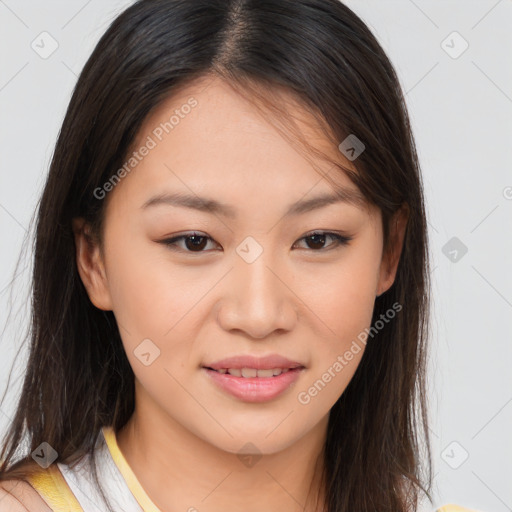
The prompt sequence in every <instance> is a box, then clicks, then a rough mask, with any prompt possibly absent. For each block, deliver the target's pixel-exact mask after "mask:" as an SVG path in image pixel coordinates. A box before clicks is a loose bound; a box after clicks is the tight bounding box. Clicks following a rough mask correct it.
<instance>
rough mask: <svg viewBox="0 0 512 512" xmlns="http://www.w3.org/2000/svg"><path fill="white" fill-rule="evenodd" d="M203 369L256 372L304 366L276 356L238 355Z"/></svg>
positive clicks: (207, 365) (209, 364)
mask: <svg viewBox="0 0 512 512" xmlns="http://www.w3.org/2000/svg"><path fill="white" fill-rule="evenodd" d="M203 366H204V367H205V368H211V369H212V370H221V369H223V368H255V369H256V370H270V369H273V368H281V369H286V368H303V367H304V365H302V364H301V363H299V362H297V361H292V360H291V359H288V358H286V357H283V356H280V355H278V354H270V355H267V356H263V357H255V356H250V355H238V356H234V357H228V358H226V359H221V360H219V361H215V362H214V363H208V364H205V365H203Z"/></svg>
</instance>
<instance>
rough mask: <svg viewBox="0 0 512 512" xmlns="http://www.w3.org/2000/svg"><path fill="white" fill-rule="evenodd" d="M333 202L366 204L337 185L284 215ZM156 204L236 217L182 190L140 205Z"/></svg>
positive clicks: (232, 211)
mask: <svg viewBox="0 0 512 512" xmlns="http://www.w3.org/2000/svg"><path fill="white" fill-rule="evenodd" d="M335 203H347V204H352V205H353V206H355V207H357V208H362V207H363V205H365V204H366V198H365V197H364V196H363V195H362V194H361V193H360V192H359V191H358V190H354V189H351V188H346V187H341V188H340V187H338V188H337V190H336V193H334V194H333V193H326V194H322V195H318V196H316V197H312V198H310V199H300V200H299V201H297V202H295V203H293V204H291V205H290V206H289V207H288V210H287V211H286V212H285V214H284V217H289V216H297V215H302V214H304V213H307V212H310V211H313V210H318V209H320V208H323V207H325V206H328V205H331V204H335ZM157 205H169V206H178V207H180V206H181V207H183V208H190V209H193V210H199V211H201V212H205V213H211V214H214V215H216V214H218V215H222V216H224V217H228V218H231V219H233V218H236V216H237V212H236V209H235V208H233V207H232V206H230V205H228V204H225V203H221V202H219V201H217V200H215V199H211V198H208V197H199V196H197V195H193V194H186V193H182V192H175V193H165V192H164V193H161V194H158V195H155V196H153V197H151V198H150V199H148V200H147V201H146V202H145V203H144V204H143V205H142V206H141V208H142V209H146V208H149V207H152V206H157Z"/></svg>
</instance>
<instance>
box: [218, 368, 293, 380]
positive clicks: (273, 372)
mask: <svg viewBox="0 0 512 512" xmlns="http://www.w3.org/2000/svg"><path fill="white" fill-rule="evenodd" d="M289 371H290V368H269V369H268V370H257V369H256V368H241V369H240V368H221V369H219V370H217V372H219V373H222V374H226V373H229V374H230V375H233V377H245V378H254V377H263V378H265V377H267V378H268V377H276V376H278V375H281V373H286V372H289Z"/></svg>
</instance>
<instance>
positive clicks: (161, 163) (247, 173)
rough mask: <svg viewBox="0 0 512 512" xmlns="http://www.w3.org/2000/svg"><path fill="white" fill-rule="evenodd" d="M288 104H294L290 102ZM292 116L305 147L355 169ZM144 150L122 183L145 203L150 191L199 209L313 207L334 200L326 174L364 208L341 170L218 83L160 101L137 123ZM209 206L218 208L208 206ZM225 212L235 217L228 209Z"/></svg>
mask: <svg viewBox="0 0 512 512" xmlns="http://www.w3.org/2000/svg"><path fill="white" fill-rule="evenodd" d="M288 100H289V101H290V103H289V105H292V106H293V103H294V100H293V98H291V97H290V98H288ZM290 113H291V114H292V116H293V117H294V119H295V120H296V122H297V124H298V127H299V130H300V131H301V133H302V134H303V136H304V137H305V138H306V140H307V141H308V142H309V143H310V144H312V145H314V147H316V148H318V149H319V150H320V151H323V152H324V153H325V154H326V155H327V156H329V157H331V158H335V159H337V160H338V161H339V162H341V163H342V164H343V165H344V166H346V167H348V168H350V169H352V170H355V168H354V167H353V165H352V164H351V162H348V161H347V160H346V159H344V157H343V156H342V155H341V153H339V151H338V150H337V148H336V147H333V145H332V143H330V142H329V141H328V140H327V139H326V138H325V136H324V135H323V134H322V132H321V130H320V129H319V127H318V126H317V125H316V122H315V119H314V118H313V117H312V116H311V115H308V112H307V111H305V110H304V109H303V108H301V106H300V105H298V106H297V108H296V110H294V111H292V112H290ZM144 146H148V147H149V146H151V149H150V151H146V152H145V153H146V156H144V157H143V158H142V159H141V160H140V162H137V165H136V168H135V171H134V172H131V173H130V176H129V179H128V180H126V181H129V182H131V188H132V189H133V190H134V191H137V192H138V193H139V196H142V195H143V194H145V195H146V198H145V200H144V203H147V202H148V199H149V198H148V194H149V193H151V194H153V199H154V196H155V194H158V193H159V194H160V195H163V194H165V192H166V191H172V192H178V196H184V195H187V196H188V197H187V198H186V199H183V197H181V199H183V200H184V201H185V202H188V203H189V204H192V203H195V205H196V206H201V205H200V204H199V203H200V202H201V201H202V202H203V203H204V201H203V199H204V198H206V197H209V198H210V199H211V198H215V197H222V198H225V201H226V202H229V203H230V204H231V203H245V202H251V203H252V204H253V206H254V207H258V206H259V207H260V208H261V207H263V206H264V205H263V204H261V202H262V201H265V202H266V203H268V201H279V202H280V203H283V202H284V203H291V202H292V201H291V200H292V199H295V200H298V199H300V198H302V197H304V200H308V199H309V200H310V202H311V201H312V200H313V199H314V198H316V197H318V196H319V195H326V194H327V193H328V192H330V194H329V195H331V196H332V195H333V188H332V185H331V184H330V183H329V181H327V180H326V179H325V176H329V178H330V179H332V180H334V182H335V183H336V184H337V185H338V186H339V187H343V190H342V191H341V195H342V196H344V197H346V198H347V199H348V201H347V204H352V205H354V206H359V207H362V206H364V204H363V203H364V197H363V196H362V194H361V193H360V192H359V191H358V189H357V187H356V186H355V185H354V184H353V183H352V182H351V180H350V179H349V178H348V176H346V175H345V174H344V173H343V172H342V171H341V170H340V169H339V168H337V167H334V166H333V164H332V163H331V162H329V161H327V160H325V159H319V158H318V157H314V156H313V157H311V156H307V155H306V156H305V155H304V153H303V151H300V150H298V148H297V146H294V145H293V144H290V140H287V139H286V138H285V137H283V134H282V133H281V132H280V131H278V130H277V129H276V127H275V126H274V125H273V124H272V123H271V122H269V119H268V115H267V117H266V114H265V113H264V112H263V113H262V112H261V111H260V110H258V109H257V108H255V106H254V104H253V103H252V102H250V101H247V99H245V98H244V97H242V96H240V95H239V94H237V92H236V91H234V90H233V89H232V88H231V87H230V86H229V85H228V84H226V83H225V82H224V81H222V80H220V79H217V78H211V77H209V78H208V79H206V80H205V79H203V80H201V81H196V82H195V83H192V84H190V85H188V86H185V87H181V88H180V89H179V90H177V91H175V92H174V93H173V95H172V96H171V97H169V98H167V99H166V100H164V101H163V102H162V103H161V104H160V105H159V106H158V107H157V108H156V109H155V110H154V111H153V112H152V113H151V114H150V115H149V116H148V117H147V118H146V120H145V121H144V123H143V124H142V126H141V129H140V130H139V133H138V135H137V137H136V139H135V143H134V144H133V147H132V150H133V151H137V150H138V149H141V148H142V147H144ZM123 186H124V185H123ZM175 195H176V194H175ZM193 196H201V197H202V198H203V199H197V200H194V198H193ZM141 199H142V197H141ZM175 199H176V197H175ZM177 199H178V200H180V197H178V198H177ZM218 202H220V201H218ZM209 206H211V207H213V208H217V209H218V210H219V211H220V208H221V206H220V205H219V204H215V205H213V203H212V201H209ZM300 208H301V206H296V209H297V210H298V209H300ZM225 210H226V212H227V210H228V209H227V208H225ZM229 213H230V214H231V216H236V212H235V211H233V210H232V209H231V211H230V212H229Z"/></svg>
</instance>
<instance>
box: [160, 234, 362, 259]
mask: <svg viewBox="0 0 512 512" xmlns="http://www.w3.org/2000/svg"><path fill="white" fill-rule="evenodd" d="M313 236H327V237H332V238H333V239H334V240H336V243H334V244H331V245H328V246H327V248H323V247H322V248H320V249H309V250H310V251H312V252H325V251H330V250H332V249H333V248H334V249H336V248H342V247H343V246H346V245H348V244H349V242H350V241H351V240H352V239H353V237H351V236H346V235H340V234H338V233H333V232H331V231H313V232H311V233H308V234H307V235H305V236H303V237H302V238H299V240H298V241H301V240H305V239H307V238H311V237H313ZM193 237H198V238H207V239H209V240H213V239H212V238H210V237H209V236H206V235H202V234H201V233H197V232H195V231H194V232H190V233H188V234H185V235H180V236H177V237H174V238H168V239H166V240H162V241H161V243H163V244H164V245H166V246H167V247H169V249H171V250H173V251H182V252H186V253H190V254H200V253H203V252H207V251H203V250H201V251H189V250H188V249H181V248H178V246H177V245H176V242H178V241H180V240H184V239H187V238H193ZM333 245H334V247H332V246H333Z"/></svg>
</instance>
